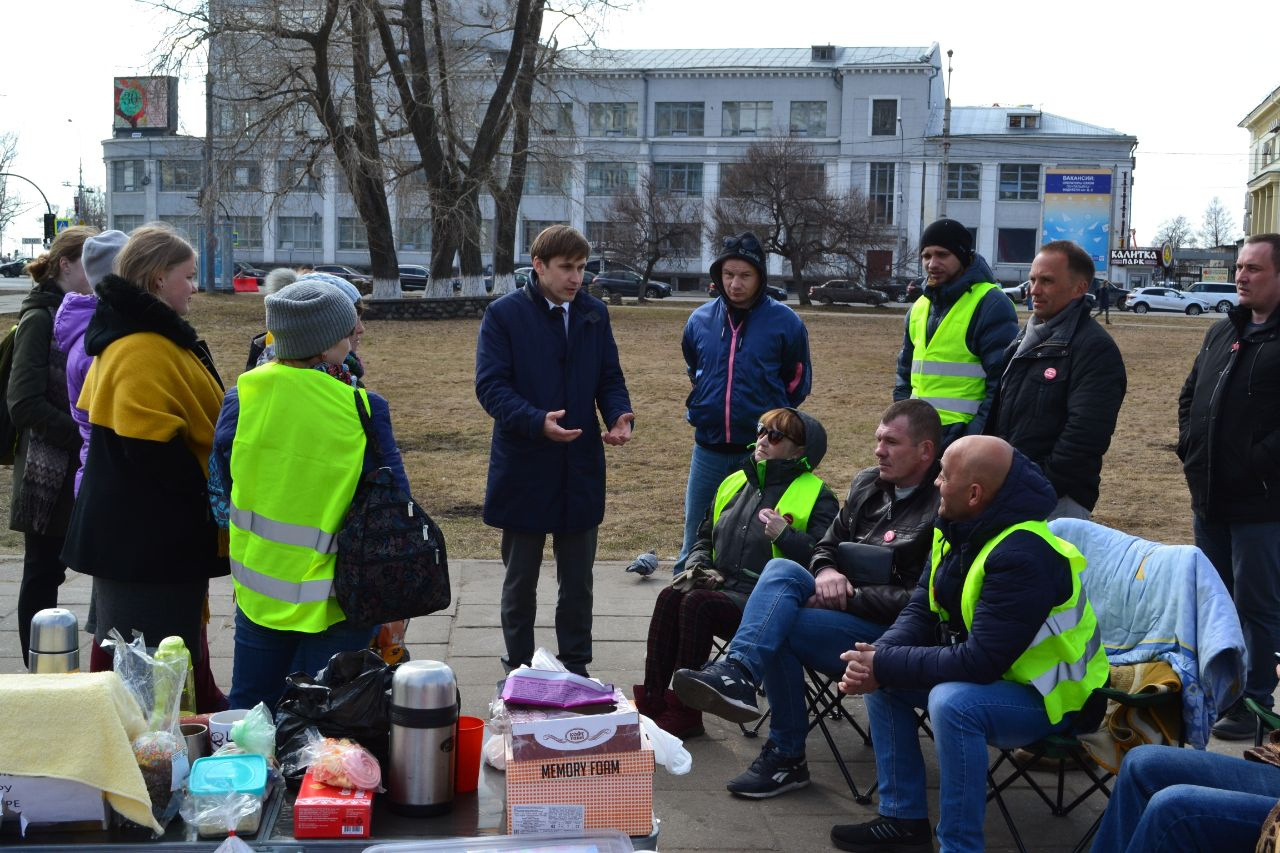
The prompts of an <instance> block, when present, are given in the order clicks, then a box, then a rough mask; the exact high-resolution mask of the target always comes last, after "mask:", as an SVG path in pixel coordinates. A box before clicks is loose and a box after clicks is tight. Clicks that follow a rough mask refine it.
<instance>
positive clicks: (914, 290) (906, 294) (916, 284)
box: [875, 276, 924, 302]
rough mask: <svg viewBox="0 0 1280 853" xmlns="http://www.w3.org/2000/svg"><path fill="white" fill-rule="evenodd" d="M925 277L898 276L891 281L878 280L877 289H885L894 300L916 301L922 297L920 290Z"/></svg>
mask: <svg viewBox="0 0 1280 853" xmlns="http://www.w3.org/2000/svg"><path fill="white" fill-rule="evenodd" d="M923 282H924V279H922V278H911V277H908V276H898V277H896V278H894V279H892V280H890V281H878V282H876V286H875V289H876V290H883V291H884V293H885V296H888V297H889V299H890V301H893V302H915V301H916V300H917V299H919V298H920V290H921V286H922V283H923Z"/></svg>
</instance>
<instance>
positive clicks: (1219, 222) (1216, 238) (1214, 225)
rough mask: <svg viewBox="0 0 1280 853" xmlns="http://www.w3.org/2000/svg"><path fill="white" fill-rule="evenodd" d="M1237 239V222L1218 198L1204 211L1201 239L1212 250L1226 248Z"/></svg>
mask: <svg viewBox="0 0 1280 853" xmlns="http://www.w3.org/2000/svg"><path fill="white" fill-rule="evenodd" d="M1235 238H1236V220H1235V217H1233V216H1232V215H1231V211H1229V210H1227V208H1226V206H1225V205H1224V204H1223V203H1222V199H1220V198H1218V197H1217V196H1214V197H1213V201H1211V202H1209V204H1208V205H1207V206H1206V207H1205V209H1204V217H1203V218H1202V219H1201V220H1200V239H1201V241H1202V242H1203V243H1204V245H1205V246H1206V247H1208V248H1210V249H1212V248H1216V247H1218V246H1225V245H1227V244H1228V243H1231V242H1232V241H1234V240H1235Z"/></svg>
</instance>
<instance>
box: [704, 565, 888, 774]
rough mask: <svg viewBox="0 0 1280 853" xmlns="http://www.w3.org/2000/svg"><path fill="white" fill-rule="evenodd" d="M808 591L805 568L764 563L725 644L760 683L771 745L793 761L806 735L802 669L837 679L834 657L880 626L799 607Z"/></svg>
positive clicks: (838, 663)
mask: <svg viewBox="0 0 1280 853" xmlns="http://www.w3.org/2000/svg"><path fill="white" fill-rule="evenodd" d="M813 591H814V585H813V575H811V574H809V571H808V570H807V569H805V568H804V567H802V566H801V565H800V564H798V563H793V562H791V561H790V560H770V561H769V562H768V563H766V564H765V567H764V571H763V572H761V573H760V581H759V582H758V583H757V584H756V588H755V589H754V590H752V591H751V597H750V598H749V599H747V606H746V607H745V608H744V609H743V613H742V622H741V623H740V624H739V625H738V632H737V633H736V634H734V636H733V641H732V642H731V643H730V644H729V658H730V659H731V660H736V661H737V662H739V663H740V664H742V665H743V666H745V667H746V668H747V669H748V670H750V672H751V675H752V677H753V678H754V679H755V680H756V683H757V684H763V685H764V692H765V696H767V697H768V699H769V710H770V712H771V713H770V715H769V738H770V739H771V740H772V741H773V745H774V746H775V747H777V749H778V751H779V752H780V753H782V754H783V755H786V756H789V757H795V758H798V757H800V756H802V755H804V741H805V737H806V736H807V735H808V734H809V712H808V707H807V706H806V704H805V690H804V669H803V667H806V666H808V667H811V668H813V669H815V670H817V671H818V672H824V673H826V674H828V675H839V674H840V673H842V672H844V661H842V660H840V655H842V654H843V653H845V652H846V651H848V650H849V649H852V648H853V644H854V643H872V642H875V640H876V638H877V637H879V636H880V635H881V634H882V633H884V630H885V627H886V626H884V625H877V624H875V623H874V622H869V621H867V620H866V619H862V618H860V617H858V616H853V615H851V614H849V613H844V612H842V611H839V610H822V609H819V608H815V607H805V606H804V603H805V601H806V600H807V599H808V598H809V596H811V595H813Z"/></svg>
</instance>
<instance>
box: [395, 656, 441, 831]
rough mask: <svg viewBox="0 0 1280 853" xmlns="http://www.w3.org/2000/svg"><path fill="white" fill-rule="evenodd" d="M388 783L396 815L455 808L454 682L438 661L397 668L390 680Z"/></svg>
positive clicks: (430, 814)
mask: <svg viewBox="0 0 1280 853" xmlns="http://www.w3.org/2000/svg"><path fill="white" fill-rule="evenodd" d="M390 716H391V774H390V775H391V779H390V782H389V784H388V785H387V803H388V805H390V806H391V809H392V810H393V811H395V812H397V813H398V814H402V815H408V816H410V817H430V816H432V815H438V814H442V813H444V812H447V811H449V809H450V808H451V807H452V806H453V767H454V760H455V757H456V756H455V752H454V747H455V737H454V732H455V728H456V725H457V722H458V683H457V680H456V679H455V678H454V676H453V670H451V669H449V667H448V666H447V665H445V664H443V663H441V662H439V661H434V660H413V661H407V662H406V663H402V664H400V666H399V668H397V669H396V673H395V675H394V676H392V678H391V715H390Z"/></svg>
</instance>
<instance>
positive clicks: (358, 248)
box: [338, 216, 369, 252]
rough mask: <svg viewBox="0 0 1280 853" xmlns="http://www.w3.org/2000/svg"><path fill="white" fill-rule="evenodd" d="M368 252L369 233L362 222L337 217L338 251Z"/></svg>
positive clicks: (345, 217)
mask: <svg viewBox="0 0 1280 853" xmlns="http://www.w3.org/2000/svg"><path fill="white" fill-rule="evenodd" d="M368 250H369V232H368V231H367V230H365V227H364V222H362V221H361V220H359V219H357V218H356V217H354V216H339V217H338V251H339V252H367V251H368Z"/></svg>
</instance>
